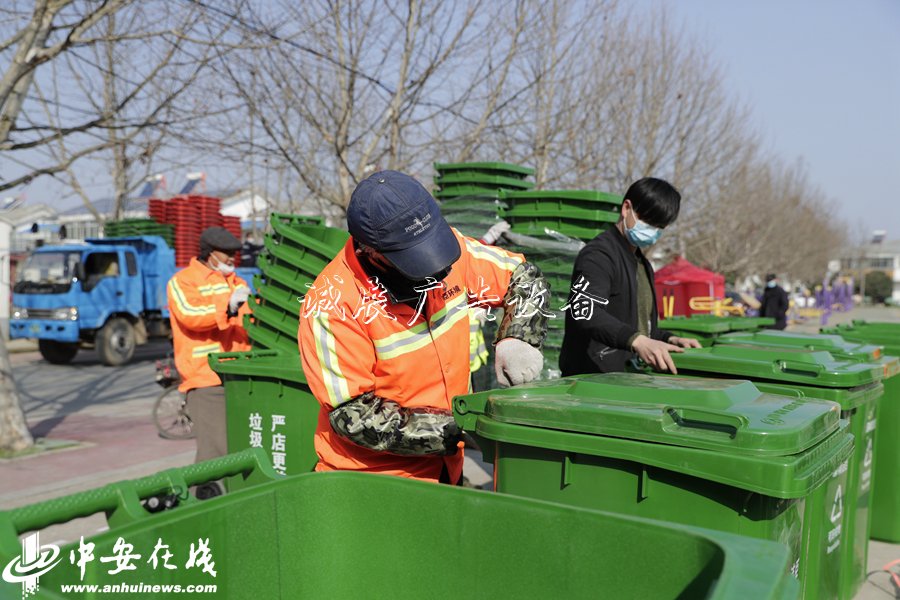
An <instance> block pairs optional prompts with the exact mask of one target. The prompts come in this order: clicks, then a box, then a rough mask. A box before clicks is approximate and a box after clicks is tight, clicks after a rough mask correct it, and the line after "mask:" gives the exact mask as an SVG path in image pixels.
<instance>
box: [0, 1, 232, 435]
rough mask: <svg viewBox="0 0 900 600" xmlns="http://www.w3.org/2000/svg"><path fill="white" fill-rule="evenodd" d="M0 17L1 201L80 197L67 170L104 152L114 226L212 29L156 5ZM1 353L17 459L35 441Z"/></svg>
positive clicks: (196, 16)
mask: <svg viewBox="0 0 900 600" xmlns="http://www.w3.org/2000/svg"><path fill="white" fill-rule="evenodd" d="M0 10H2V18H0V39H2V40H3V41H0V56H2V57H4V58H6V59H8V63H7V64H8V66H7V67H6V68H5V70H4V71H3V72H2V73H0V156H2V158H3V161H2V163H0V164H2V165H3V171H2V172H0V190H5V189H11V188H14V187H16V186H19V185H22V184H25V183H28V182H30V181H31V180H33V179H34V178H35V177H40V176H45V175H51V176H61V177H68V178H69V179H70V182H71V184H72V186H73V188H75V189H76V190H81V189H82V188H81V185H80V184H79V183H78V180H77V178H76V177H75V174H74V171H73V167H74V165H75V164H76V162H78V161H82V160H86V159H88V158H90V157H94V156H96V155H97V154H98V153H101V152H105V151H110V150H111V151H112V155H111V156H112V164H113V169H111V171H112V172H113V173H114V185H115V189H116V199H117V204H116V209H115V211H114V212H115V216H120V215H121V212H122V201H123V200H124V198H125V197H126V196H127V194H128V192H129V191H130V189H132V188H133V187H134V184H135V178H134V173H133V172H132V167H133V166H134V165H135V164H137V163H140V162H141V161H144V162H147V161H149V160H150V159H152V157H153V155H154V153H155V152H156V149H157V148H158V147H159V145H160V143H161V136H163V135H165V134H166V131H167V129H173V128H177V127H179V126H186V124H187V123H188V122H189V121H190V118H191V116H192V115H191V114H190V113H188V112H182V111H180V110H179V108H178V107H177V105H176V100H177V99H179V98H180V97H181V95H182V92H183V91H184V90H185V89H187V88H188V87H190V86H191V85H193V83H194V82H195V80H196V79H197V77H198V76H199V74H200V73H201V72H202V71H203V70H204V69H205V67H206V65H207V64H208V57H209V50H208V48H209V46H210V42H211V41H214V40H217V38H218V35H219V34H220V33H221V31H222V29H221V27H220V28H219V29H218V30H212V29H210V28H209V23H208V22H207V21H205V20H204V19H203V18H202V17H203V11H201V10H200V9H199V8H198V7H197V6H194V5H191V4H179V5H172V4H170V3H167V2H163V1H145V2H135V1H134V0H36V1H35V2H34V4H33V5H31V6H28V7H27V8H26V7H23V6H22V5H20V4H18V3H13V4H12V5H9V6H5V7H4V8H3V9H0ZM220 53H221V50H220ZM4 62H5V61H4ZM137 180H138V181H139V179H137ZM82 192H83V190H82ZM84 200H85V201H86V203H87V204H88V206H90V201H89V198H87V196H86V195H84ZM94 213H95V216H98V217H99V215H98V214H97V212H96V211H94ZM5 354H6V351H5V348H0V449H13V450H17V449H21V448H23V447H27V446H28V445H30V444H31V443H33V440H32V439H31V437H30V435H28V431H27V427H26V426H25V420H24V417H23V415H22V413H21V409H20V408H19V403H18V396H17V393H16V389H15V384H14V381H13V379H12V373H11V372H10V371H8V369H7V367H8V364H9V363H8V360H5V359H4V358H3V357H4V356H5Z"/></svg>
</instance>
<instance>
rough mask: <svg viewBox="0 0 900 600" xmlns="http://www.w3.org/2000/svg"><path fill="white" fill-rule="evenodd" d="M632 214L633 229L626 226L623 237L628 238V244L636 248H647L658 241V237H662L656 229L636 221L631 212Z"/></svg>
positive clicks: (658, 229)
mask: <svg viewBox="0 0 900 600" xmlns="http://www.w3.org/2000/svg"><path fill="white" fill-rule="evenodd" d="M632 214H633V215H634V227H628V226H627V225H626V226H625V236H626V237H627V238H628V241H629V242H631V243H632V244H634V245H635V246H637V247H638V248H649V247H650V246H652V245H653V244H655V243H656V242H657V241H658V240H659V236H661V235H662V230H661V229H660V228H658V227H653V226H651V225H647V224H646V223H644V222H643V221H641V220H640V219H638V218H637V215H636V214H634V212H633V210H632Z"/></svg>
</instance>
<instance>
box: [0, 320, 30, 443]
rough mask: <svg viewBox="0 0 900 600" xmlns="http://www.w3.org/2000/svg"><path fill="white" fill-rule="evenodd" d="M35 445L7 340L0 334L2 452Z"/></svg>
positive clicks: (0, 428)
mask: <svg viewBox="0 0 900 600" xmlns="http://www.w3.org/2000/svg"><path fill="white" fill-rule="evenodd" d="M33 445H34V438H33V437H31V432H30V431H28V424H27V423H26V422H25V414H24V413H23V412H22V408H21V404H20V402H19V392H18V391H17V390H16V382H15V380H13V374H12V366H11V365H10V363H9V353H8V352H7V351H6V340H4V339H3V336H0V452H19V451H21V450H25V449H27V448H30V447H31V446H33Z"/></svg>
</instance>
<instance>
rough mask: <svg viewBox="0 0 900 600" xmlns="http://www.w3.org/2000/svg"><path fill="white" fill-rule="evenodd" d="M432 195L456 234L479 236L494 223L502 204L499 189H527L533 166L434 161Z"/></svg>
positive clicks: (503, 204) (502, 206)
mask: <svg viewBox="0 0 900 600" xmlns="http://www.w3.org/2000/svg"><path fill="white" fill-rule="evenodd" d="M434 169H435V171H437V173H438V174H437V176H435V178H434V183H435V184H436V185H437V186H438V189H436V190H434V197H435V198H437V199H438V201H439V202H440V203H441V214H442V215H443V216H444V218H445V219H446V220H447V222H448V223H449V224H450V225H452V226H453V227H456V228H457V229H458V230H459V231H460V233H462V234H463V235H467V236H469V237H473V238H475V239H479V238H480V237H481V236H483V235H484V233H485V232H486V231H487V230H488V229H490V227H491V226H492V225H493V224H494V223H496V222H497V221H498V220H499V218H500V214H501V212H502V210H503V209H504V208H506V206H507V205H506V204H505V203H504V202H502V201H501V200H500V195H501V193H502V192H503V190H507V189H510V190H529V189H531V188H533V187H534V183H532V182H531V181H527V180H526V178H527V177H529V176H530V175H533V174H534V169H529V168H528V167H520V166H518V165H512V164H508V163H501V162H470V163H434Z"/></svg>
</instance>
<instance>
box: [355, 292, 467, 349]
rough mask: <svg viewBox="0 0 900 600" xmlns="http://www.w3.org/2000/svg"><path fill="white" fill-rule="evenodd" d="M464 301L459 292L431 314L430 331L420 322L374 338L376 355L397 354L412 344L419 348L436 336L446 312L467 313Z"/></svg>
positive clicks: (463, 296)
mask: <svg viewBox="0 0 900 600" xmlns="http://www.w3.org/2000/svg"><path fill="white" fill-rule="evenodd" d="M465 303H466V295H465V294H460V295H459V296H457V297H456V298H454V299H453V300H451V301H450V302H448V303H447V304H446V305H445V306H444V308H442V309H441V310H439V311H438V312H436V313H435V314H434V315H432V317H431V318H432V321H431V330H430V331H429V327H428V325H427V324H426V323H420V324H419V325H416V326H415V327H413V328H411V329H409V330H408V331H401V332H398V333H395V334H392V335H389V336H388V337H386V338H382V339H380V340H374V341H373V343H374V346H375V351H376V352H377V353H378V356H380V357H382V358H387V357H391V356H397V350H399V349H401V348H408V347H413V346H415V347H416V348H421V347H422V346H423V345H424V342H427V341H429V340H431V339H432V338H434V337H436V333H437V331H438V330H439V329H440V328H441V326H442V325H443V324H444V323H445V322H446V321H447V319H448V313H449V314H450V316H454V315H455V314H456V313H462V314H464V315H468V313H467V312H466V311H465V310H464V309H465V308H466V306H465ZM454 321H455V318H454ZM407 351H408V350H405V351H404V352H401V353H400V354H403V353H405V352H407Z"/></svg>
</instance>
